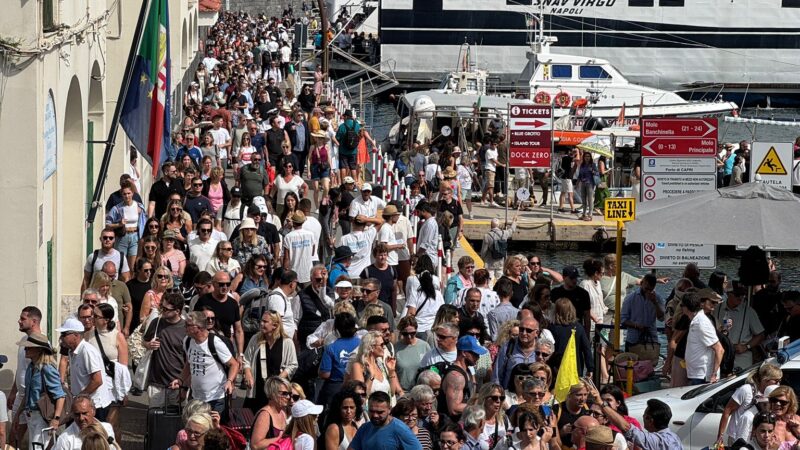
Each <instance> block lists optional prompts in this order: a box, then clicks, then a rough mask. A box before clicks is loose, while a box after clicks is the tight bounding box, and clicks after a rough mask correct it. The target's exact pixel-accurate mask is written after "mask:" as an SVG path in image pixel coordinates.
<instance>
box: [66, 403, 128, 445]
mask: <svg viewBox="0 0 800 450" xmlns="http://www.w3.org/2000/svg"><path fill="white" fill-rule="evenodd" d="M71 414H72V418H73V419H74V422H72V425H70V426H68V427H67V428H66V429H65V430H64V432H63V433H61V434H60V435H59V436H58V440H57V441H56V444H55V446H53V450H81V447H82V446H83V441H82V440H81V431H82V430H84V429H86V427H88V426H89V425H91V424H93V423H100V425H101V426H102V427H103V429H104V430H105V431H106V434H107V435H108V437H109V438H116V436H114V429H113V428H112V427H111V424H108V423H106V422H102V421H100V420H99V419H97V418H96V414H97V411H96V410H95V407H94V405H93V404H92V399H91V398H90V397H88V396H86V395H80V396H77V397H75V398H74V399H73V400H72V411H71Z"/></svg>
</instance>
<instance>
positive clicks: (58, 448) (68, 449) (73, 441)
mask: <svg viewBox="0 0 800 450" xmlns="http://www.w3.org/2000/svg"><path fill="white" fill-rule="evenodd" d="M100 425H102V426H103V429H104V430H106V434H107V435H108V436H109V437H116V436H114V428H112V427H111V424H109V423H106V422H100ZM82 445H83V442H82V441H81V430H80V428H78V424H77V423H75V422H72V425H70V426H68V427H67V429H66V430H64V432H63V433H61V434H60V435H59V436H58V440H57V441H56V445H54V446H53V450H80V449H81V446H82Z"/></svg>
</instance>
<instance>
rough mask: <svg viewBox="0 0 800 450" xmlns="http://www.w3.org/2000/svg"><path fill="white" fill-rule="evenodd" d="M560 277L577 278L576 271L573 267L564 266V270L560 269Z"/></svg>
mask: <svg viewBox="0 0 800 450" xmlns="http://www.w3.org/2000/svg"><path fill="white" fill-rule="evenodd" d="M561 275H564V276H565V277H569V278H578V269H576V268H575V266H564V268H563V269H561Z"/></svg>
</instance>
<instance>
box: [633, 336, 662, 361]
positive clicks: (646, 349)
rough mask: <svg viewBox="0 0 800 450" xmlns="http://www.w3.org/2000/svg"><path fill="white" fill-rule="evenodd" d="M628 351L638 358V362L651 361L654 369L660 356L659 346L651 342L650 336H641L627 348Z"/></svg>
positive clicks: (656, 342)
mask: <svg viewBox="0 0 800 450" xmlns="http://www.w3.org/2000/svg"><path fill="white" fill-rule="evenodd" d="M628 351H629V352H630V353H634V354H636V355H637V356H638V357H639V361H645V360H646V361H651V362H652V364H653V366H654V367H655V365H656V364H657V363H658V357H659V355H660V354H661V344H659V343H658V341H653V339H652V336H650V335H649V334H642V337H641V338H640V339H639V342H638V343H637V344H636V345H633V346H630V347H628Z"/></svg>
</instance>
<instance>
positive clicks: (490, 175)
mask: <svg viewBox="0 0 800 450" xmlns="http://www.w3.org/2000/svg"><path fill="white" fill-rule="evenodd" d="M484 175H485V176H486V189H494V176H495V172H494V171H493V170H486V171H484Z"/></svg>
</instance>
